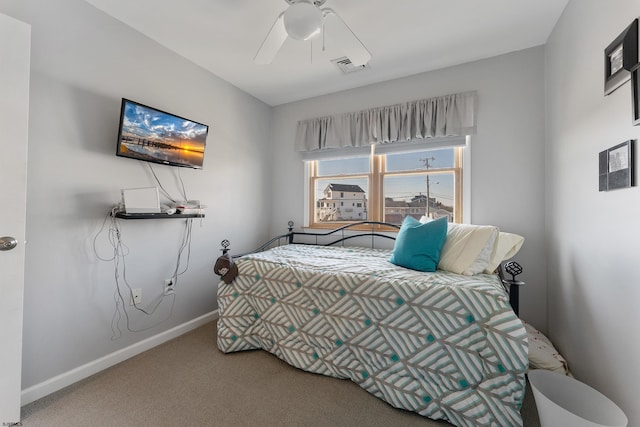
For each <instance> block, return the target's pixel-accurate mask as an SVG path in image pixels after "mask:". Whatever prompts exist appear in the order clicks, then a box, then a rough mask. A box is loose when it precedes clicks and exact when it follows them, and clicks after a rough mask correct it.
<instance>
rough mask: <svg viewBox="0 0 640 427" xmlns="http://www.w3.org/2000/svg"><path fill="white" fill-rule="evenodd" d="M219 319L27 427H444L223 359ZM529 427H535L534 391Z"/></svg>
mask: <svg viewBox="0 0 640 427" xmlns="http://www.w3.org/2000/svg"><path fill="white" fill-rule="evenodd" d="M215 334H216V322H212V323H210V324H207V325H205V326H202V327H200V328H198V329H196V330H194V331H192V332H190V333H188V334H186V335H183V336H181V337H179V338H176V339H174V340H172V341H169V342H167V343H165V344H163V345H161V346H158V347H156V348H154V349H152V350H149V351H147V352H145V353H142V354H140V355H138V356H136V357H134V358H131V359H129V360H127V361H125V362H123V363H121V364H119V365H117V366H114V367H112V368H110V369H107V370H105V371H103V372H101V373H99V374H97V375H94V376H93V377H91V378H88V379H86V380H84V381H81V382H79V383H77V384H74V385H72V386H70V387H68V388H66V389H64V390H61V391H59V392H57V393H54V394H52V395H50V396H47V397H45V398H43V399H40V400H38V401H36V402H33V403H31V404H29V405H27V406H25V407H24V408H23V410H22V418H23V419H22V423H23V425H25V426H29V427H35V426H422V427H429V426H446V425H449V424H448V423H445V422H436V421H432V420H429V419H427V418H424V417H421V416H419V415H417V414H413V413H410V412H407V411H402V410H398V409H395V408H393V407H391V406H390V405H388V404H387V403H385V402H383V401H382V400H380V399H378V398H376V397H374V396H372V395H370V394H369V393H367V392H366V391H364V390H362V389H361V388H360V387H358V386H357V385H356V384H354V383H352V382H351V381H347V380H339V379H336V378H329V377H324V376H321V375H315V374H311V373H307V372H303V371H301V370H298V369H296V368H293V367H291V366H289V365H287V364H286V363H284V362H282V361H281V360H280V359H278V358H276V357H275V356H272V355H270V354H268V353H267V352H264V351H249V352H240V353H233V354H224V353H221V352H220V351H218V349H217V347H216V343H215ZM522 414H523V418H524V425H525V426H526V427H538V426H539V425H540V422H539V420H538V414H537V412H536V408H535V403H534V401H533V396H532V394H531V389H530V388H529V387H527V394H526V397H525V400H524V405H523V408H522Z"/></svg>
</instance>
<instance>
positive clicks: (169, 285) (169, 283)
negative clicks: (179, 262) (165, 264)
mask: <svg viewBox="0 0 640 427" xmlns="http://www.w3.org/2000/svg"><path fill="white" fill-rule="evenodd" d="M174 286H175V282H174V280H173V279H165V280H164V294H165V295H171V294H172V293H173V290H174V289H173V288H174Z"/></svg>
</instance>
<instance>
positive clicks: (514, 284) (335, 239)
mask: <svg viewBox="0 0 640 427" xmlns="http://www.w3.org/2000/svg"><path fill="white" fill-rule="evenodd" d="M293 226H294V222H293V221H289V222H288V224H287V227H288V230H289V231H288V232H287V233H285V234H281V235H279V236H276V237H274V238H272V239H270V240H269V241H267V242H265V243H264V244H263V245H261V246H259V247H258V248H256V249H255V250H253V251H250V252H245V253H242V254H229V246H230V245H231V243H230V242H229V240H228V239H225V240H223V241H222V242H220V245H221V246H222V249H221V250H222V255H223V256H230V257H231V258H240V257H242V256H245V255H249V254H253V253H256V252H262V251H265V250H267V249H269V248H272V247H275V246H281V245H282V244H294V243H295V244H299V245H315V246H335V245H342V246H344V242H346V241H348V240H351V239H362V238H366V239H371V245H370V247H371V248H372V249H373V248H375V242H376V239H377V238H380V239H388V240H392V241H395V240H396V238H395V236H393V235H389V234H384V233H387V232H396V231H394V230H399V229H400V226H399V225H396V224H391V223H387V222H379V221H359V222H353V223H349V224H347V225H343V226H342V227H338V228H335V229H332V230H329V231H326V232H319V233H307V232H304V231H293ZM383 230H384V231H383ZM386 230H388V231H386ZM283 242H284V243H283ZM496 274H497V275H498V277H500V281H501V282H502V285H503V286H504V288H505V290H506V292H507V294H508V295H509V303H510V304H511V308H513V311H514V312H515V313H516V316H520V314H519V306H520V286H522V285H524V282H521V281H518V280H516V278H515V276H513V278H512V279H507V278H506V277H505V276H504V272H503V269H502V265H500V266H498V269H497V270H496Z"/></svg>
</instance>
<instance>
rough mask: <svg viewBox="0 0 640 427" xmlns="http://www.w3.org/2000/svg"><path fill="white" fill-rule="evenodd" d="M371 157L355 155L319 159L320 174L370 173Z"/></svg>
mask: <svg viewBox="0 0 640 427" xmlns="http://www.w3.org/2000/svg"><path fill="white" fill-rule="evenodd" d="M368 173H369V157H353V158H349V159H337V160H318V176H327V175H345V174H358V175H362V174H368Z"/></svg>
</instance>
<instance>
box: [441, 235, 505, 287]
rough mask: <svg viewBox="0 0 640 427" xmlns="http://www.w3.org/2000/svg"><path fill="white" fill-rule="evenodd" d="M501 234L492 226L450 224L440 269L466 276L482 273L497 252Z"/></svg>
mask: <svg viewBox="0 0 640 427" xmlns="http://www.w3.org/2000/svg"><path fill="white" fill-rule="evenodd" d="M499 232H500V230H499V229H498V227H494V226H491V225H471V224H449V229H448V231H447V239H446V240H445V242H444V246H443V247H442V251H441V252H440V262H439V263H438V268H439V269H440V270H446V271H450V272H452V273H457V274H464V275H466V276H473V275H474V274H478V273H482V272H483V271H484V270H485V269H486V268H487V267H488V265H489V261H490V258H491V255H492V254H493V253H494V251H495V248H494V246H495V242H496V238H497V237H498V233H499Z"/></svg>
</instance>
